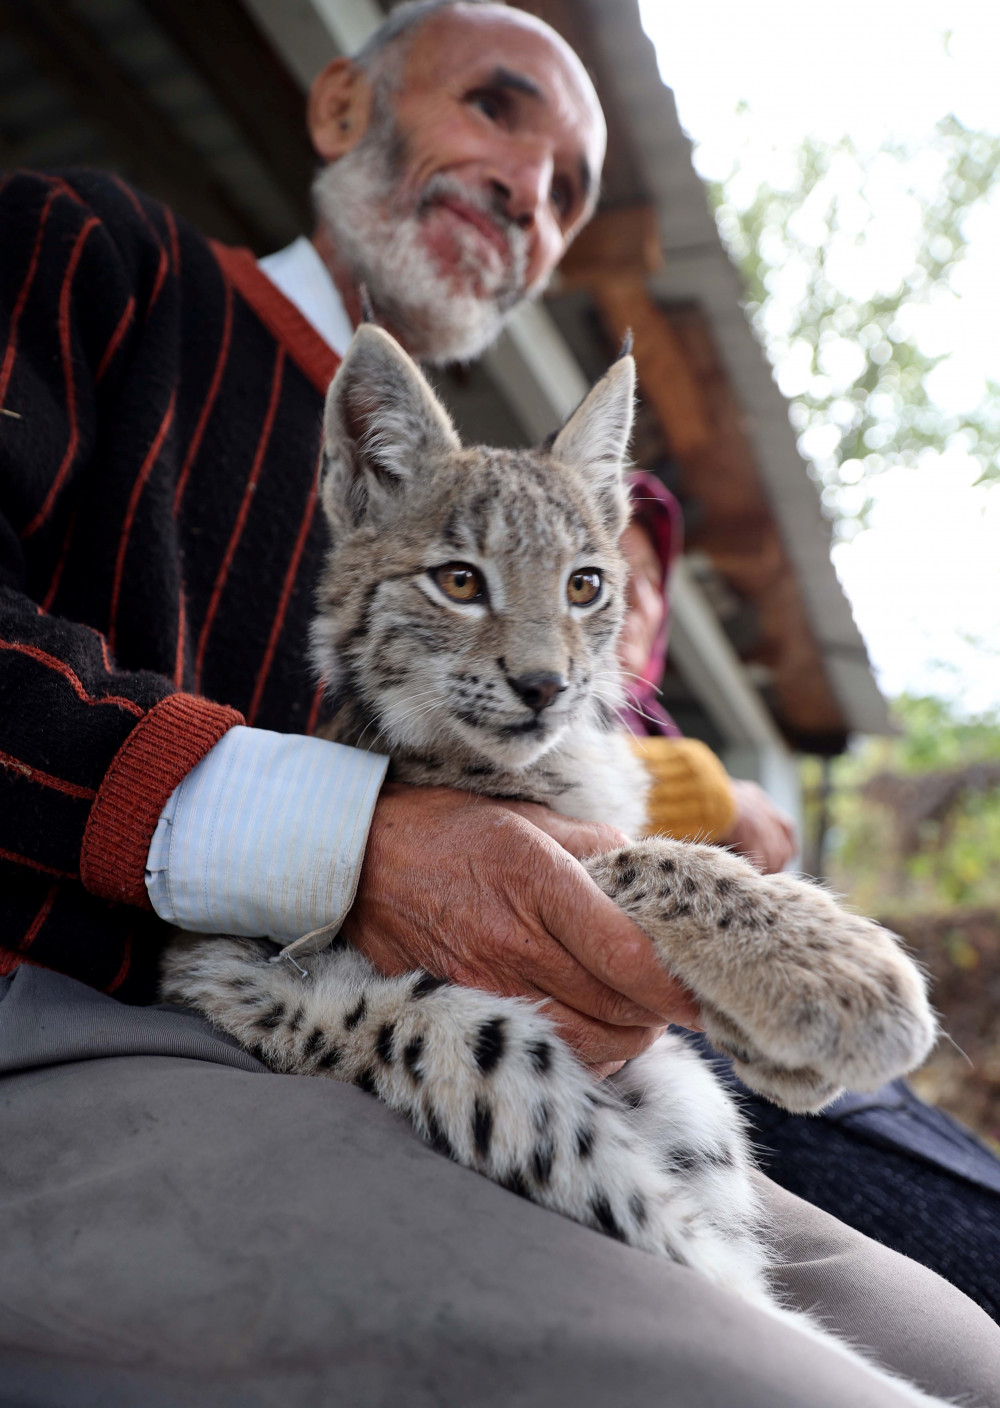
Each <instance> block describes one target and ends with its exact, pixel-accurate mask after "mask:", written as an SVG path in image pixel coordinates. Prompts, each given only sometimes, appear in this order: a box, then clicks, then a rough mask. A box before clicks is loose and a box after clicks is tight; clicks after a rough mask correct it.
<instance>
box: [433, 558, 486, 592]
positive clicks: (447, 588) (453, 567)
mask: <svg viewBox="0 0 1000 1408" xmlns="http://www.w3.org/2000/svg"><path fill="white" fill-rule="evenodd" d="M431 576H432V577H433V578H434V580H435V582H436V583H437V584H438V586H439V587H440V588H441V590H442V591H443V592H444V594H445V596H447V597H450V598H451V600H452V601H480V600H481V599H482V598H483V596H485V592H484V591H483V579H482V577H480V575H479V573H478V572H477V571H476V569H475V568H474V567H470V566H469V564H468V563H467V562H446V563H445V565H444V566H443V567H435V569H434V571H433V572H432V573H431Z"/></svg>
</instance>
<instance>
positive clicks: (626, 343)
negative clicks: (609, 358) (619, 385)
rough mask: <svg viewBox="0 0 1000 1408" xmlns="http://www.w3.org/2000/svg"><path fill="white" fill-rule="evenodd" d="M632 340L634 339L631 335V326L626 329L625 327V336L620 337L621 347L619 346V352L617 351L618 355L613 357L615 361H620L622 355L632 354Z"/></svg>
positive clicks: (628, 355) (629, 355)
mask: <svg viewBox="0 0 1000 1408" xmlns="http://www.w3.org/2000/svg"><path fill="white" fill-rule="evenodd" d="M634 341H635V339H634V338H633V336H632V329H631V328H626V329H625V336H624V337H623V338H622V345H621V348H620V350H619V352H618V356H617V357H616V358H615V361H616V362H620V361H621V359H622V358H623V357H631V355H632V345H633V343H634Z"/></svg>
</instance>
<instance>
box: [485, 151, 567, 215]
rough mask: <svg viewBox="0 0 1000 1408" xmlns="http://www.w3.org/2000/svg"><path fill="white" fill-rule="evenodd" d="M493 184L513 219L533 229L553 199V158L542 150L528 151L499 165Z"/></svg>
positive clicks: (492, 178)
mask: <svg viewBox="0 0 1000 1408" xmlns="http://www.w3.org/2000/svg"><path fill="white" fill-rule="evenodd" d="M491 184H492V186H493V189H494V191H496V193H497V196H498V197H499V200H500V204H501V206H502V208H503V210H504V212H505V214H506V215H507V216H508V218H509V219H510V220H512V221H513V222H514V224H515V225H518V226H520V228H521V229H522V230H526V231H527V230H532V229H534V227H535V225H536V224H537V223H538V218H539V216H540V214H541V212H542V210H543V209H544V207H545V204H546V202H547V201H548V198H549V191H550V189H551V187H552V158H551V157H550V156H548V154H547V153H544V152H542V151H524V152H520V153H518V154H517V155H516V156H515V157H512V158H511V159H510V160H509V161H505V162H504V163H503V165H502V167H501V166H498V167H497V168H496V169H495V170H494V172H493V174H492V176H491Z"/></svg>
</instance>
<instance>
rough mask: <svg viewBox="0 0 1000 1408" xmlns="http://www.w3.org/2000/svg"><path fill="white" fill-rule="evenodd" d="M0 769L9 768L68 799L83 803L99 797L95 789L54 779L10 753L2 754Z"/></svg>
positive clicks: (0, 755)
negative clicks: (76, 798) (60, 793)
mask: <svg viewBox="0 0 1000 1408" xmlns="http://www.w3.org/2000/svg"><path fill="white" fill-rule="evenodd" d="M0 768H9V769H10V771H11V772H16V773H19V774H20V775H21V777H24V778H26V779H27V780H28V781H29V782H37V783H40V784H41V786H42V787H51V788H52V790H53V791H54V792H65V794H66V796H67V797H79V798H80V800H81V801H84V802H91V801H93V799H94V798H95V797H96V796H97V792H96V791H95V789H94V788H93V787H81V786H79V784H78V783H76V782H67V781H66V780H65V778H62V777H53V776H52V774H51V773H50V772H42V770H41V768H33V767H32V766H31V764H30V763H26V762H24V761H23V759H21V758H14V757H12V756H11V755H10V753H0Z"/></svg>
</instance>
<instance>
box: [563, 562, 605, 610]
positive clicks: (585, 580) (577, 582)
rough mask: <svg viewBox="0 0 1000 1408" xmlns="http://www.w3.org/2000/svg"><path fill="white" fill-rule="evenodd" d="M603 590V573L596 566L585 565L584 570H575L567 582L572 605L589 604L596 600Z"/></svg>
mask: <svg viewBox="0 0 1000 1408" xmlns="http://www.w3.org/2000/svg"><path fill="white" fill-rule="evenodd" d="M600 591H601V574H600V572H598V570H597V568H596V567H585V568H584V569H583V571H582V572H574V573H573V575H572V577H570V579H569V581H568V582H567V583H566V595H567V596H568V597H569V600H570V604H571V605H572V606H589V605H590V603H591V602H592V601H596V600H597V598H598V596H599V595H600Z"/></svg>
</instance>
